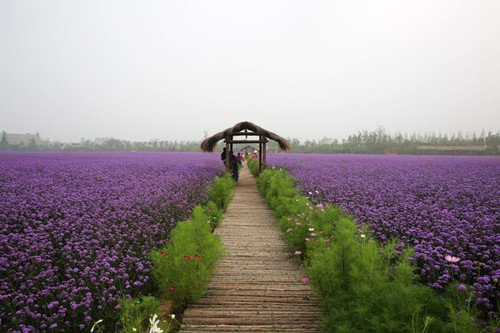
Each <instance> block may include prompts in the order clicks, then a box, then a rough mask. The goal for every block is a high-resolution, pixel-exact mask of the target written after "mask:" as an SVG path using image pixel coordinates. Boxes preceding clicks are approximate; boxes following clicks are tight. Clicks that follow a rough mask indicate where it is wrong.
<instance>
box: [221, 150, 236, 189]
mask: <svg viewBox="0 0 500 333" xmlns="http://www.w3.org/2000/svg"><path fill="white" fill-rule="evenodd" d="M220 159H221V160H222V163H224V165H226V148H225V147H224V148H223V149H222V153H221V154H220ZM229 168H230V169H231V172H232V176H233V179H234V181H235V182H238V168H239V164H238V159H237V158H236V156H234V154H233V152H232V151H230V152H229Z"/></svg>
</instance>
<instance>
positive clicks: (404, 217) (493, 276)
mask: <svg viewBox="0 0 500 333" xmlns="http://www.w3.org/2000/svg"><path fill="white" fill-rule="evenodd" d="M268 164H269V165H275V166H283V167H285V168H286V169H287V170H288V171H289V172H290V175H291V176H292V177H293V178H295V179H297V180H298V188H299V189H300V190H302V192H303V193H304V194H305V195H307V196H308V197H310V198H311V199H313V200H314V201H316V202H319V203H331V204H334V205H336V206H340V207H341V208H342V209H343V210H344V211H345V212H347V213H349V214H352V215H354V216H355V218H356V219H357V221H358V222H360V223H362V224H367V225H369V226H370V230H371V232H372V234H373V236H374V237H376V238H378V239H379V240H381V241H387V240H388V239H390V238H397V239H399V240H400V241H401V242H402V243H403V244H402V245H405V244H408V245H412V246H413V247H414V248H415V255H414V257H413V258H412V260H413V262H414V263H415V264H416V265H418V267H419V270H420V275H421V277H422V280H423V282H425V283H427V284H428V285H430V286H432V287H433V288H436V289H442V288H443V287H444V286H446V285H447V284H449V283H450V282H451V281H452V280H455V281H460V282H464V283H467V284H470V285H472V286H473V287H474V289H475V291H476V296H477V302H478V303H479V304H481V305H482V306H483V308H484V309H485V311H490V315H493V316H496V315H497V312H498V309H497V308H496V307H497V305H496V302H497V300H498V279H499V278H500V245H499V244H500V234H499V232H498V231H499V229H498V227H499V222H498V221H499V220H500V211H499V207H500V159H499V158H498V157H435V156H434V157H429V156H371V155H304V154H290V155H285V154H274V155H269V156H268ZM447 259H452V260H447Z"/></svg>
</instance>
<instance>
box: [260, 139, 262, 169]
mask: <svg viewBox="0 0 500 333" xmlns="http://www.w3.org/2000/svg"><path fill="white" fill-rule="evenodd" d="M259 141H262V135H259ZM259 173H262V142H259Z"/></svg>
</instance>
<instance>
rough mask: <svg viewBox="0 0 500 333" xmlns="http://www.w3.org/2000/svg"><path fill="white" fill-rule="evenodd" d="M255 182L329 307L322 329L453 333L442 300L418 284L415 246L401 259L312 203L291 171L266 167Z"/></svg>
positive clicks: (341, 216) (348, 220) (334, 211)
mask: <svg viewBox="0 0 500 333" xmlns="http://www.w3.org/2000/svg"><path fill="white" fill-rule="evenodd" d="M257 184H258V187H259V190H260V191H261V193H262V195H263V196H264V197H265V199H266V201H267V203H268V204H269V206H270V207H271V208H272V209H273V211H274V214H275V216H276V217H277V218H278V219H279V225H280V228H281V230H282V231H283V232H284V235H285V239H286V240H287V241H288V242H289V244H290V245H291V247H292V249H293V251H300V252H297V254H300V257H301V258H302V259H303V260H304V264H305V267H306V269H307V271H308V273H309V275H310V278H311V282H312V284H313V287H314V289H315V290H316V292H317V293H318V295H319V296H320V297H319V299H320V302H321V303H322V305H323V307H324V309H325V313H324V323H325V328H324V329H325V331H328V332H447V331H451V326H450V325H449V321H448V323H445V321H446V320H448V318H447V315H448V314H447V308H446V306H445V302H444V300H443V298H442V297H441V296H439V295H438V294H437V293H436V292H435V291H434V290H432V289H431V288H429V287H427V286H424V285H421V284H419V283H417V282H416V276H415V274H414V272H413V271H414V267H413V266H412V265H411V264H410V262H409V260H408V257H409V256H411V254H412V249H406V250H405V251H404V252H403V253H402V254H401V253H400V252H401V249H397V247H396V244H397V242H396V241H393V242H391V243H389V244H388V245H386V246H384V247H382V246H381V245H380V244H379V243H377V242H375V241H374V240H372V239H371V238H370V236H369V231H368V230H367V228H364V229H360V226H359V225H357V224H356V223H355V221H354V219H353V218H352V217H351V216H348V215H347V214H345V213H344V212H343V211H342V210H340V209H338V208H334V207H332V206H326V207H325V206H323V205H321V204H313V203H311V202H309V200H308V199H307V198H305V197H303V196H301V195H300V194H297V193H296V192H297V191H296V186H295V183H294V181H293V180H292V179H291V178H290V177H289V175H288V173H287V172H286V171H282V170H272V169H268V170H266V171H265V172H263V173H262V174H261V175H260V176H259V178H258V180H257Z"/></svg>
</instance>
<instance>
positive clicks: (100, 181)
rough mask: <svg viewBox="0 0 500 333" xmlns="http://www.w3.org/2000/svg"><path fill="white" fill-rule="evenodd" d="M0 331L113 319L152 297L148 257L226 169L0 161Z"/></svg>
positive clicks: (155, 160)
mask: <svg viewBox="0 0 500 333" xmlns="http://www.w3.org/2000/svg"><path fill="white" fill-rule="evenodd" d="M0 159H1V160H2V163H1V164H0V227H1V228H0V229H1V232H0V249H1V253H2V255H1V256H0V272H1V274H0V317H1V318H2V322H1V329H0V330H2V331H14V330H20V331H22V330H29V331H35V329H36V330H42V331H43V330H50V329H54V330H63V329H64V330H66V331H75V330H79V329H84V328H89V329H90V327H91V326H92V324H93V321H95V320H96V319H104V321H105V322H112V321H113V320H114V321H117V320H118V318H116V316H117V314H116V313H117V309H118V308H119V305H118V304H119V300H120V299H121V298H122V297H123V296H126V295H130V296H131V297H136V296H139V295H142V294H149V293H150V292H151V291H152V287H153V285H152V283H151V280H150V272H149V271H150V268H151V260H150V252H151V250H152V249H156V248H160V247H161V246H163V245H164V244H165V243H166V242H167V240H168V237H169V231H170V230H171V229H172V228H173V226H174V225H175V224H176V222H177V221H180V220H186V219H188V218H189V216H190V214H191V212H192V209H193V208H194V207H195V206H196V205H198V204H201V203H203V202H205V201H206V200H207V193H206V190H207V188H208V186H209V185H210V183H211V182H212V180H213V178H214V176H215V175H216V174H220V173H222V172H223V171H224V168H223V166H222V164H221V163H220V161H218V159H217V156H214V155H206V154H199V153H40V152H37V153H1V154H0Z"/></svg>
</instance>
